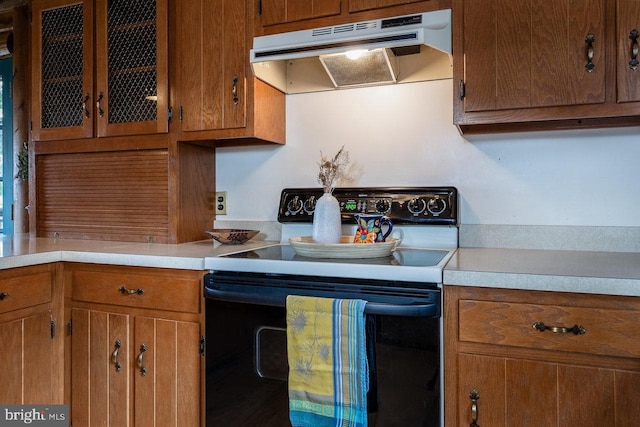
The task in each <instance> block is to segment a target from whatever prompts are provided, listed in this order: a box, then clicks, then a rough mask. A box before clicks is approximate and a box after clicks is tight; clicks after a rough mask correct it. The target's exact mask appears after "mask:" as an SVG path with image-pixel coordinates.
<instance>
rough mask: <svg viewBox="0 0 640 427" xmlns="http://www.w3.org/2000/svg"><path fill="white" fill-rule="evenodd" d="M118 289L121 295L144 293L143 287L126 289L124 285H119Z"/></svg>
mask: <svg viewBox="0 0 640 427" xmlns="http://www.w3.org/2000/svg"><path fill="white" fill-rule="evenodd" d="M118 291H120V293H121V294H123V295H142V294H144V289H143V288H138V289H127V288H125V287H124V286H120V287H119V288H118Z"/></svg>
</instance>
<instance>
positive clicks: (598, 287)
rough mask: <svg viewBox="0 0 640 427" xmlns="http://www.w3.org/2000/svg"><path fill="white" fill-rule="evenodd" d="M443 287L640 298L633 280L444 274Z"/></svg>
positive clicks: (468, 273)
mask: <svg viewBox="0 0 640 427" xmlns="http://www.w3.org/2000/svg"><path fill="white" fill-rule="evenodd" d="M444 284H445V285H458V286H475V287H484V288H505V289H519V290H532V291H552V292H570V293H586V294H601V295H623V296H635V297H639V296H640V281H639V280H633V279H611V278H600V277H571V276H553V275H543V274H520V273H497V272H479V271H447V270H445V271H444Z"/></svg>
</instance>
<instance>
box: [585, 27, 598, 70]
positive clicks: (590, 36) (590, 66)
mask: <svg viewBox="0 0 640 427" xmlns="http://www.w3.org/2000/svg"><path fill="white" fill-rule="evenodd" d="M584 41H585V43H586V44H587V64H586V65H585V66H584V68H585V69H586V70H587V73H592V72H593V70H594V68H596V65H595V64H594V63H593V55H594V51H593V43H594V42H595V41H596V37H595V36H594V35H593V34H587V37H586V38H585V39H584Z"/></svg>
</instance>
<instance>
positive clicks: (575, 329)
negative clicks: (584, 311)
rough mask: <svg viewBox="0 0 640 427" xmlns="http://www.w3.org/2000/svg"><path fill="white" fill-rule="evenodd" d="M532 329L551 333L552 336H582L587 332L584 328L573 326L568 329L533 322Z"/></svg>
mask: <svg viewBox="0 0 640 427" xmlns="http://www.w3.org/2000/svg"><path fill="white" fill-rule="evenodd" d="M533 329H535V330H537V331H540V332H544V331H551V332H553V333H554V334H574V335H584V334H586V333H587V330H586V329H585V328H584V326H580V325H573V326H571V327H570V328H567V327H564V326H547V325H545V324H544V322H535V323H534V324H533Z"/></svg>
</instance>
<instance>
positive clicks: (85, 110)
mask: <svg viewBox="0 0 640 427" xmlns="http://www.w3.org/2000/svg"><path fill="white" fill-rule="evenodd" d="M87 102H89V94H88V93H87V94H85V96H84V100H83V101H82V113H83V114H84V116H85V118H87V119H88V118H89V109H88V108H87Z"/></svg>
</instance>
